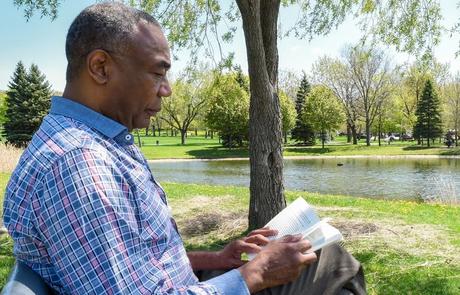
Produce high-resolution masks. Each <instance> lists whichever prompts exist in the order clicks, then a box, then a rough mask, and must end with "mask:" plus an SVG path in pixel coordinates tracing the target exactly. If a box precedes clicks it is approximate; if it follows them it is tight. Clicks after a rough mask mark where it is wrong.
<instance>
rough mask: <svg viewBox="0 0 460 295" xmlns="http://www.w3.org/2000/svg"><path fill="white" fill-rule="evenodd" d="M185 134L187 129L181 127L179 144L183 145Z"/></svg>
mask: <svg viewBox="0 0 460 295" xmlns="http://www.w3.org/2000/svg"><path fill="white" fill-rule="evenodd" d="M186 134H187V129H185V130H184V129H181V130H180V144H182V145H184V144H185V137H186V136H185V135H186Z"/></svg>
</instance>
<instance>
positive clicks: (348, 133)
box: [347, 122, 351, 143]
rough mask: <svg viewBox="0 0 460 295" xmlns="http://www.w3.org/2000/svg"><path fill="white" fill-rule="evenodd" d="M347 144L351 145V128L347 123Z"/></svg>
mask: <svg viewBox="0 0 460 295" xmlns="http://www.w3.org/2000/svg"><path fill="white" fill-rule="evenodd" d="M347 143H351V127H350V123H349V122H347Z"/></svg>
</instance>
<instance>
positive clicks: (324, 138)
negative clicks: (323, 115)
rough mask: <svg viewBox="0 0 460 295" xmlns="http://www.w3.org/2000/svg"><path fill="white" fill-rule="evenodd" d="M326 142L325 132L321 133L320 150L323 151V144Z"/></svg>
mask: <svg viewBox="0 0 460 295" xmlns="http://www.w3.org/2000/svg"><path fill="white" fill-rule="evenodd" d="M325 141H326V132H323V131H322V132H321V143H322V148H323V150H324V142H325Z"/></svg>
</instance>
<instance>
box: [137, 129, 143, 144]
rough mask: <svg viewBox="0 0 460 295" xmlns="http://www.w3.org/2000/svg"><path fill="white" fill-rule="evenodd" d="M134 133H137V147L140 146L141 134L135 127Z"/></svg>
mask: <svg viewBox="0 0 460 295" xmlns="http://www.w3.org/2000/svg"><path fill="white" fill-rule="evenodd" d="M136 135H137V144H138V145H139V147H142V143H141V136H140V134H139V129H136Z"/></svg>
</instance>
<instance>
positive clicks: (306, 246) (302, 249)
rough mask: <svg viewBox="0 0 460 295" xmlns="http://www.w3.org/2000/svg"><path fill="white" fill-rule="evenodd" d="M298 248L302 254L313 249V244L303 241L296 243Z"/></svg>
mask: <svg viewBox="0 0 460 295" xmlns="http://www.w3.org/2000/svg"><path fill="white" fill-rule="evenodd" d="M296 247H297V249H298V250H299V252H300V253H305V252H307V251H308V249H311V243H310V241H308V240H301V241H299V242H298V243H296Z"/></svg>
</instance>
